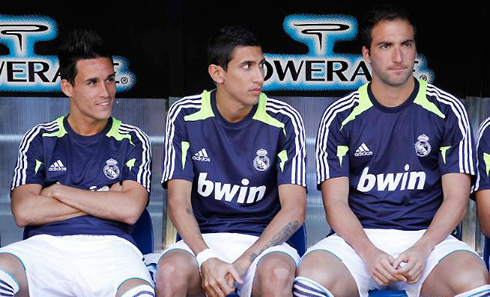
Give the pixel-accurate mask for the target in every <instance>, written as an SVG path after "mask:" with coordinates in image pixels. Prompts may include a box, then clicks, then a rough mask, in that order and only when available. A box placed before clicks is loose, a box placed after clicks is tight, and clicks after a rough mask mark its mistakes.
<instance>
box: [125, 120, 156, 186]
mask: <svg viewBox="0 0 490 297" xmlns="http://www.w3.org/2000/svg"><path fill="white" fill-rule="evenodd" d="M132 128H133V129H132V132H131V133H130V135H131V143H132V145H130V146H129V147H130V149H129V150H128V152H127V154H126V160H125V164H124V167H123V168H124V169H123V174H122V180H123V181H124V180H133V181H136V182H137V183H139V184H141V185H142V186H143V187H144V188H145V189H146V190H147V191H148V192H150V189H151V163H152V156H151V144H150V140H149V138H148V135H146V133H145V132H143V131H142V130H141V129H139V128H136V127H134V126H133V127H132Z"/></svg>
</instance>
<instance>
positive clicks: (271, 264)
mask: <svg viewBox="0 0 490 297" xmlns="http://www.w3.org/2000/svg"><path fill="white" fill-rule="evenodd" d="M295 272H296V265H295V263H294V261H292V259H289V258H288V256H283V255H273V256H272V257H265V258H264V259H262V261H261V262H260V263H259V266H258V267H257V271H256V278H258V281H259V283H260V291H262V293H261V294H260V295H261V296H275V295H277V296H290V295H291V292H292V288H293V282H294V276H295Z"/></svg>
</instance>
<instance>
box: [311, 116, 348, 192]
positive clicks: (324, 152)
mask: <svg viewBox="0 0 490 297" xmlns="http://www.w3.org/2000/svg"><path fill="white" fill-rule="evenodd" d="M329 111H330V109H327V110H326V111H325V112H324V114H323V116H322V119H321V121H320V125H319V127H318V132H317V139H316V147H315V155H316V171H317V172H316V176H317V185H318V187H320V184H321V183H322V182H324V181H325V180H327V179H330V178H334V177H341V176H349V155H348V152H349V146H348V142H347V139H346V137H345V135H344V133H345V130H343V129H341V127H342V126H341V123H340V119H339V117H338V116H335V114H332V113H330V112H329ZM344 129H345V128H344Z"/></svg>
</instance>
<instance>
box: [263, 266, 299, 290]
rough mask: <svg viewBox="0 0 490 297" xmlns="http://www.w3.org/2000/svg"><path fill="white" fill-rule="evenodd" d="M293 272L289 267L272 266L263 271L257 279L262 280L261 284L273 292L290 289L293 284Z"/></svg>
mask: <svg viewBox="0 0 490 297" xmlns="http://www.w3.org/2000/svg"><path fill="white" fill-rule="evenodd" d="M294 274H295V270H294V269H291V267H289V266H285V265H282V266H273V267H267V269H263V270H261V271H260V273H259V277H260V278H261V279H262V280H264V281H263V282H262V284H263V285H264V286H268V287H270V288H274V290H278V289H280V288H284V287H288V288H292V286H293V282H294Z"/></svg>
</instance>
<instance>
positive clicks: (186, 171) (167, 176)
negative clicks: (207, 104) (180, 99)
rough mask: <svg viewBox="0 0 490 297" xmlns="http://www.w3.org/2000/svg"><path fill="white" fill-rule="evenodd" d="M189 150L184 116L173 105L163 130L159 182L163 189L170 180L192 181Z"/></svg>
mask: <svg viewBox="0 0 490 297" xmlns="http://www.w3.org/2000/svg"><path fill="white" fill-rule="evenodd" d="M189 148H190V142H189V139H188V138H187V133H186V126H185V121H184V115H183V114H182V113H180V112H179V108H178V105H177V104H174V105H173V106H172V107H171V108H170V110H169V112H168V115H167V124H166V129H165V142H164V148H163V171H162V181H161V183H162V185H163V187H164V188H166V187H167V182H168V181H169V180H171V179H185V180H188V181H192V180H193V178H194V168H193V164H192V159H191V156H190V153H189Z"/></svg>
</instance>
